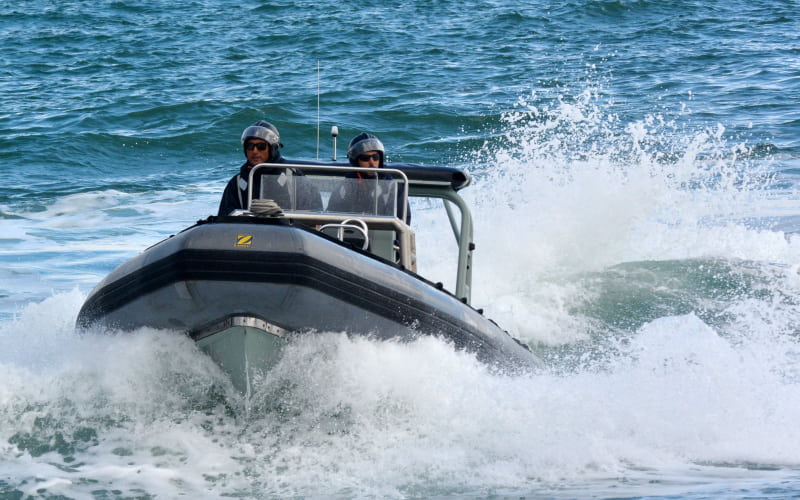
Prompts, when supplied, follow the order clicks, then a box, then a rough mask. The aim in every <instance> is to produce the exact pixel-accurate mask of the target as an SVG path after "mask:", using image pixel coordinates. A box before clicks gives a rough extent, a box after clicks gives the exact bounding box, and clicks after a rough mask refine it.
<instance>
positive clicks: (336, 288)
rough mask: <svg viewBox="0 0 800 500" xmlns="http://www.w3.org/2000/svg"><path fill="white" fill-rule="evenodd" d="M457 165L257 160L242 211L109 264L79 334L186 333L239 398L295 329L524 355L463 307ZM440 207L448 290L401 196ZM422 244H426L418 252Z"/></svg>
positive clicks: (518, 362)
mask: <svg viewBox="0 0 800 500" xmlns="http://www.w3.org/2000/svg"><path fill="white" fill-rule="evenodd" d="M469 183H470V176H469V175H468V174H467V173H466V172H465V171H463V170H461V169H457V168H450V167H423V166H419V165H410V164H403V165H399V164H395V165H392V166H391V168H381V169H364V168H357V167H351V166H344V165H342V164H333V163H329V164H287V163H283V164H261V165H258V166H256V167H254V168H253V169H252V171H251V174H250V179H249V182H248V199H247V200H246V204H244V205H243V206H246V207H248V208H247V209H246V210H237V211H234V212H233V213H232V214H231V215H229V216H223V217H216V216H214V217H208V218H207V219H205V220H202V221H199V222H198V223H196V224H195V225H193V226H191V227H189V228H187V229H185V230H183V231H182V232H180V233H179V234H176V235H174V236H171V237H169V238H167V239H165V240H163V241H161V242H160V243H157V244H155V245H153V246H152V247H150V248H148V249H146V250H145V251H144V252H142V253H141V254H139V255H137V256H135V257H134V258H132V259H131V260H129V261H127V262H125V263H123V264H122V265H120V266H119V267H118V268H116V269H115V270H114V271H112V272H111V273H110V274H109V275H108V276H107V277H106V278H105V279H104V280H103V281H102V282H100V283H99V284H98V285H97V287H96V288H95V289H94V290H93V291H92V292H91V293H90V295H89V296H88V298H87V300H86V302H85V304H84V305H83V307H82V309H81V311H80V313H79V315H78V320H77V323H78V326H79V327H80V328H83V329H95V330H103V329H114V330H134V329H136V328H140V327H150V328H158V329H169V330H174V331H178V332H184V333H186V334H188V335H189V336H190V337H191V338H192V339H194V340H195V341H196V342H197V345H198V346H199V347H200V348H201V349H203V350H204V351H206V352H207V353H208V354H209V355H210V356H211V357H212V358H213V359H214V360H215V361H216V362H217V363H218V364H219V365H220V366H221V367H222V368H223V369H224V370H225V371H227V372H228V373H229V374H230V376H231V379H232V381H233V383H234V385H235V386H236V387H237V388H239V389H240V390H242V391H243V392H249V391H250V388H251V383H252V381H253V378H254V377H257V376H264V375H265V374H267V373H268V371H269V368H270V367H271V366H272V365H274V364H275V363H276V362H277V360H278V359H279V357H280V353H281V350H282V346H284V345H285V344H286V342H288V341H291V339H292V338H293V337H295V336H298V335H313V334H314V332H347V333H348V334H350V335H364V336H369V337H371V338H374V339H377V340H384V339H413V338H416V337H418V336H419V335H434V336H439V337H441V338H443V339H446V340H447V341H449V342H450V343H451V344H452V345H453V346H454V348H455V349H464V350H467V351H469V352H473V353H475V355H476V357H477V358H478V359H480V360H482V361H484V362H486V363H489V364H492V365H497V366H500V367H510V368H523V369H526V368H531V367H534V366H536V365H537V364H538V360H537V358H536V357H535V356H534V355H533V354H532V353H531V352H530V351H529V350H528V349H527V347H526V346H524V345H522V344H520V343H519V342H517V341H516V340H515V339H513V338H512V337H511V336H510V335H509V334H508V333H507V332H505V331H504V330H502V329H501V328H500V327H498V325H497V324H495V323H494V322H493V321H491V320H490V319H487V318H486V317H484V316H483V314H482V311H480V310H476V309H474V308H473V307H472V306H470V292H471V282H472V280H471V270H472V264H471V261H472V251H473V249H474V243H473V238H472V236H473V229H472V218H471V215H470V212H469V210H468V208H467V206H466V204H465V203H464V201H463V199H462V198H461V196H460V195H459V194H458V191H459V190H460V189H461V188H463V187H465V186H467V185H468V184H469ZM409 196H410V197H415V198H416V197H419V198H428V199H429V200H432V203H431V204H430V205H427V204H426V207H427V206H433V205H436V206H439V207H442V208H444V210H445V211H446V213H447V217H448V218H449V221H450V225H451V228H452V230H453V234H454V235H455V240H456V243H457V247H458V255H457V265H456V266H455V267H456V277H455V289H454V290H453V291H452V292H450V291H447V290H445V289H444V287H443V286H442V284H441V283H433V282H430V281H428V280H426V279H425V278H423V277H421V276H420V275H418V274H417V273H416V267H417V266H416V246H415V235H414V232H413V231H412V229H411V227H410V226H409V225H408V224H407V223H406V221H407V220H408V217H409V214H408V213H407V211H408V210H409V203H408V201H407V200H408V197H409ZM426 250H427V251H434V250H435V249H426Z"/></svg>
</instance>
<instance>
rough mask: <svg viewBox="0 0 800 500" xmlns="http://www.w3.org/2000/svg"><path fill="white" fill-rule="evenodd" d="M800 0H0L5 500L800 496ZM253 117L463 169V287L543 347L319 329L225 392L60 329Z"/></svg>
mask: <svg viewBox="0 0 800 500" xmlns="http://www.w3.org/2000/svg"><path fill="white" fill-rule="evenodd" d="M798 12H800V2H798V1H796V0H773V1H766V0H747V1H743V0H726V1H705V2H701V1H696V0H693V1H689V0H677V1H674V2H662V1H654V0H616V1H614V0H585V1H579V0H568V1H564V2H543V1H539V0H531V1H525V2H500V1H493V0H459V1H454V0H434V1H426V2H383V1H382V2H378V1H373V0H365V1H362V2H357V3H351V2H344V3H339V4H334V3H319V2H310V1H296V2H290V1H271V2H268V1H255V0H245V1H243V2H229V1H226V0H215V1H208V0H173V1H169V2H167V1H163V0H151V1H146V2H145V1H140V0H129V1H118V0H114V1H110V0H97V1H93V2H80V1H68V0H63V1H58V2H55V1H51V0H26V1H24V2H19V1H13V2H12V1H8V0H2V1H0V179H2V183H0V381H1V382H0V498H3V499H21V498H53V499H55V498H58V499H64V498H67V499H95V498H96V499H118V498H119V499H121V498H139V499H143V498H153V499H155V498H176V497H190V498H219V497H234V498H287V497H289V498H320V497H336V498H353V497H356V498H431V497H438V498H450V497H456V498H506V497H508V498H609V499H610V498H670V499H701V498H702V499H704V498H741V499H744V498H748V499H776V498H797V497H798V496H800V425H798V417H800V365H799V363H800V297H799V296H798V293H800V274H798V271H799V270H800V234H799V232H800V203H798V188H799V187H800V185H799V182H800V20H799V19H800V17H798V15H797V13H798ZM259 119H266V120H268V121H270V122H272V123H273V124H275V125H276V126H277V127H278V128H279V129H280V132H281V135H282V140H283V143H284V144H285V147H284V150H283V152H284V155H285V156H287V157H288V158H306V159H313V158H316V157H319V158H321V159H327V158H329V157H330V156H331V155H332V153H333V147H332V143H331V139H330V137H329V134H328V132H329V130H330V127H331V126H332V125H336V126H338V127H339V130H340V139H339V146H338V150H339V151H338V154H339V156H340V157H341V155H343V154H344V143H346V141H348V140H349V138H350V137H352V136H354V135H356V134H357V133H359V132H361V131H370V132H373V133H375V134H377V135H378V136H379V137H380V138H381V139H382V140H383V141H384V143H385V144H386V146H387V148H388V156H389V159H390V160H395V161H401V160H402V161H406V162H417V163H425V164H432V165H436V164H454V165H458V166H462V167H464V168H467V169H468V170H469V171H470V172H471V173H472V174H473V176H474V183H473V186H472V187H470V188H469V189H467V190H465V191H464V196H465V198H466V199H467V200H468V201H469V202H470V204H471V206H472V208H473V215H474V217H475V222H476V239H477V250H476V254H475V266H474V267H475V270H474V273H475V274H474V279H475V291H474V293H473V303H474V305H475V306H476V307H482V308H484V309H485V310H486V314H487V315H489V316H490V317H492V318H494V319H495V320H496V321H497V322H498V323H499V324H501V325H502V326H503V327H504V328H506V329H507V330H508V331H509V332H510V333H511V334H512V335H513V336H515V337H516V338H517V339H519V340H520V341H522V342H525V343H526V344H528V345H529V346H530V347H531V348H532V349H533V350H535V351H536V352H537V353H538V354H539V355H540V356H541V357H542V358H543V359H544V360H545V367H544V368H543V369H542V370H541V371H539V372H537V373H534V374H528V375H525V376H507V375H501V374H497V373H494V372H492V371H490V370H488V369H487V367H485V366H483V365H481V364H480V363H478V362H477V361H476V360H475V359H474V357H472V356H470V355H468V354H465V353H462V352H456V351H454V350H453V349H451V348H450V346H448V345H446V344H444V343H442V342H441V341H438V340H435V339H432V338H428V339H421V340H419V341H417V342H414V343H410V344H395V343H376V342H371V341H367V340H364V339H352V338H348V337H347V336H345V335H343V334H342V333H341V332H336V331H331V332H326V333H324V334H322V335H320V336H319V337H315V338H314V339H313V340H310V339H305V340H301V341H299V342H296V343H294V344H292V345H291V346H290V348H289V349H288V351H287V353H286V356H285V357H284V359H283V362H282V363H281V364H280V365H279V366H278V367H277V368H276V369H275V370H274V372H273V374H272V377H271V378H269V379H268V380H266V381H264V383H263V384H262V386H261V387H259V388H258V391H257V392H256V394H255V395H254V397H253V398H252V399H250V400H243V398H242V397H241V395H239V394H238V393H236V392H235V391H233V389H232V387H231V385H230V382H229V381H228V380H227V379H226V378H225V376H224V375H223V374H222V373H221V372H220V370H219V369H218V368H217V367H216V366H215V365H214V364H213V363H212V362H211V361H210V360H209V359H208V358H207V357H206V356H205V355H204V354H202V353H201V352H199V351H198V350H197V348H196V347H195V346H194V345H193V344H192V343H191V342H190V341H189V340H188V339H187V338H185V337H183V336H181V335H176V334H174V332H163V331H148V330H142V331H137V332H133V333H119V334H116V335H107V336H81V335H78V334H77V332H76V331H75V328H74V321H75V318H76V315H77V312H78V310H79V308H80V306H81V304H82V302H83V300H84V299H85V297H86V295H87V294H88V292H89V291H90V290H91V289H92V287H93V286H94V285H95V284H97V282H98V281H99V280H100V279H102V277H103V276H105V275H106V274H107V273H108V272H109V271H111V270H112V269H113V268H114V267H116V266H117V265H119V264H120V263H122V262H123V261H124V260H126V259H128V258H130V257H132V256H133V255H135V254H136V253H138V252H139V251H141V250H143V249H144V248H145V247H147V246H149V245H151V244H153V243H155V242H157V241H159V240H161V239H163V238H165V237H167V236H169V235H170V234H174V233H175V232H177V231H180V230H181V229H183V228H184V227H186V226H188V225H190V224H191V223H193V222H194V221H196V220H198V219H202V218H205V217H206V216H207V215H211V214H213V213H215V212H216V209H217V205H218V202H219V198H220V195H221V192H222V189H223V187H224V185H225V183H226V181H227V180H228V179H229V178H230V177H231V176H232V175H233V174H234V173H235V172H236V170H237V168H238V165H239V164H240V163H241V162H242V159H243V158H242V152H241V146H240V144H239V139H238V137H239V134H240V133H241V131H242V129H243V128H244V127H246V126H247V125H249V124H251V123H252V122H254V121H256V120H259ZM318 137H319V139H318ZM413 209H414V214H415V219H414V224H413V226H414V229H415V230H416V231H417V239H418V240H417V243H418V245H417V246H418V251H419V253H420V266H421V267H420V271H421V273H422V274H423V275H425V276H428V277H430V278H431V279H434V280H443V281H445V283H449V282H452V278H451V277H450V276H449V275H446V274H445V272H444V271H442V270H443V269H444V270H446V269H448V267H447V265H446V264H445V263H446V262H448V261H449V259H450V258H451V257H452V249H451V248H448V247H442V246H441V244H440V241H441V239H440V238H439V233H440V232H441V231H443V230H446V228H442V227H440V225H439V223H438V221H437V220H436V219H434V218H432V217H428V215H427V213H426V207H424V206H415V207H413ZM448 280H451V281H449V282H448Z"/></svg>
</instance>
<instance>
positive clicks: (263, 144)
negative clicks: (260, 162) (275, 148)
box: [244, 142, 269, 151]
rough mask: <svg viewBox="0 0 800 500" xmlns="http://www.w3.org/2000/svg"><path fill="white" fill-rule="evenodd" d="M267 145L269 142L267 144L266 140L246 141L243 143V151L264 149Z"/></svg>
mask: <svg viewBox="0 0 800 500" xmlns="http://www.w3.org/2000/svg"><path fill="white" fill-rule="evenodd" d="M267 146H269V144H267V143H266V142H248V143H247V144H245V145H244V149H245V151H252V150H254V149H258V150H259V151H266V150H267Z"/></svg>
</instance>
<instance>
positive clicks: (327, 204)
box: [252, 168, 406, 218]
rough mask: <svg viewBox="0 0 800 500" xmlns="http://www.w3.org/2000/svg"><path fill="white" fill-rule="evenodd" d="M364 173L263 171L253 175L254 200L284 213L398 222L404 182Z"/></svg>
mask: <svg viewBox="0 0 800 500" xmlns="http://www.w3.org/2000/svg"><path fill="white" fill-rule="evenodd" d="M365 170H366V169H347V168H336V169H327V170H319V169H310V171H309V172H307V173H305V172H300V171H295V170H294V169H289V168H264V169H261V170H259V171H258V172H254V174H257V175H254V186H253V194H252V197H253V199H269V200H273V201H275V202H276V203H277V204H278V205H279V206H280V207H281V209H282V210H283V211H284V212H287V211H288V212H317V213H327V214H354V215H369V216H381V217H398V218H401V216H402V214H403V213H404V211H405V205H406V201H405V200H406V197H405V196H404V195H405V190H404V188H403V185H404V183H403V181H402V179H401V180H398V179H397V178H395V177H394V176H392V174H391V173H388V172H375V171H374V170H375V169H368V170H373V171H365Z"/></svg>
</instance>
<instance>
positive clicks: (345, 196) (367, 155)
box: [328, 132, 411, 224]
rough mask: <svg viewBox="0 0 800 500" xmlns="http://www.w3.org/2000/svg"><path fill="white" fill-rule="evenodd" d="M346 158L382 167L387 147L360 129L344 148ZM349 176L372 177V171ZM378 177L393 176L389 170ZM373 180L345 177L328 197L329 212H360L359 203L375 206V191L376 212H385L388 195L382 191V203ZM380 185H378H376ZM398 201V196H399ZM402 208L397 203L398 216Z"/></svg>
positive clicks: (389, 208)
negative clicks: (345, 180)
mask: <svg viewBox="0 0 800 500" xmlns="http://www.w3.org/2000/svg"><path fill="white" fill-rule="evenodd" d="M347 159H348V160H349V162H350V165H353V166H354V167H362V168H383V166H384V163H385V160H386V148H384V146H383V143H382V142H381V140H380V139H378V138H377V137H376V136H374V135H372V134H369V133H367V132H362V133H360V134H358V135H357V136H355V137H353V139H352V140H351V141H350V145H349V146H348V148H347ZM348 177H350V178H356V179H359V180H365V179H374V178H375V174H373V173H371V172H354V173H353V174H351V175H349V176H348ZM379 177H380V179H384V180H392V176H391V175H390V174H379ZM375 186H376V184H375V183H371V182H367V181H365V182H363V183H361V182H352V181H347V182H345V183H343V184H342V186H341V187H340V188H339V189H336V190H334V191H333V193H331V199H330V201H329V202H328V211H330V212H362V210H360V209H359V207H367V206H375V198H376V195H377V198H378V203H377V209H378V213H382V214H388V213H391V211H392V208H393V207H392V206H391V205H387V204H386V203H387V201H388V199H387V197H386V196H385V195H387V194H389V193H384V196H383V202H382V203H381V196H380V193H375ZM378 189H380V188H378ZM398 203H400V199H399V197H398ZM401 212H402V208H401V207H400V206H398V207H397V216H398V217H401V215H400V214H401ZM410 221H411V212H410V210H409V208H408V207H406V223H407V224H408V223H410Z"/></svg>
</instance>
